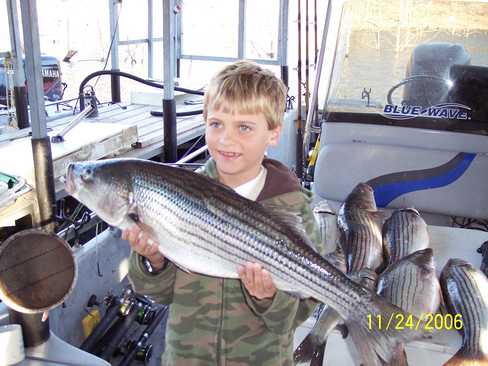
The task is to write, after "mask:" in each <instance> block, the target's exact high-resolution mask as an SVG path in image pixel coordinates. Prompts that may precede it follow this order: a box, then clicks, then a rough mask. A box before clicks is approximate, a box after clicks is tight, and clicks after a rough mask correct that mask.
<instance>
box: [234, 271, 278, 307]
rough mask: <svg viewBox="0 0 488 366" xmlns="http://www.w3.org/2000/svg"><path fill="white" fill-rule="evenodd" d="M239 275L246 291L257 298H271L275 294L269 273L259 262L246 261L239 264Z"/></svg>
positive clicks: (274, 287)
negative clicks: (241, 264)
mask: <svg viewBox="0 0 488 366" xmlns="http://www.w3.org/2000/svg"><path fill="white" fill-rule="evenodd" d="M239 277H240V278H241V281H242V283H243V284H244V287H245V288H246V289H247V291H248V292H249V293H250V294H251V295H252V296H254V297H255V298H257V299H259V300H262V299H270V298H273V297H274V295H275V294H276V291H277V290H276V286H275V285H274V282H273V280H272V279H271V275H270V274H269V272H268V271H266V270H265V269H263V268H262V267H261V265H260V264H257V263H249V262H248V263H246V264H245V265H244V266H241V267H240V268H239Z"/></svg>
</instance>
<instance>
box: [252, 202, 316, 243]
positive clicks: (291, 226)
mask: <svg viewBox="0 0 488 366" xmlns="http://www.w3.org/2000/svg"><path fill="white" fill-rule="evenodd" d="M260 204H261V206H263V207H264V209H265V210H266V211H267V212H268V214H269V215H270V216H271V218H272V219H273V220H275V221H276V222H278V223H281V224H283V225H285V226H286V229H288V230H289V231H290V232H291V233H292V234H293V235H294V236H297V237H299V238H300V239H301V240H302V242H304V243H305V244H307V245H308V246H309V247H310V248H312V249H313V250H315V245H314V244H313V242H312V241H311V240H310V238H309V237H308V234H307V232H306V231H305V227H304V222H303V219H302V217H301V216H300V215H299V214H298V213H297V212H296V211H290V210H287V209H286V208H285V207H283V206H281V205H277V204H275V203H270V202H260ZM296 244H298V243H296Z"/></svg>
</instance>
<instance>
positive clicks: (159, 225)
mask: <svg viewBox="0 0 488 366" xmlns="http://www.w3.org/2000/svg"><path fill="white" fill-rule="evenodd" d="M66 190H67V192H68V193H69V194H71V195H73V196H74V197H75V198H76V199H78V200H79V201H80V202H82V203H84V204H85V205H86V206H88V207H89V208H90V209H92V210H93V211H94V212H96V213H97V215H98V216H99V217H100V218H101V219H102V220H104V221H106V222H107V223H108V224H110V225H113V226H117V227H119V228H122V229H125V228H127V227H130V226H132V225H134V224H137V225H140V226H142V227H143V229H144V230H148V231H150V232H151V234H152V235H153V236H154V237H155V238H156V239H157V240H158V242H159V250H160V251H161V253H162V254H163V255H164V256H165V257H166V258H168V259H169V260H171V261H172V262H174V263H175V264H177V265H178V266H180V267H181V268H183V269H186V270H188V271H192V272H196V273H201V274H204V275H209V276H217V277H226V278H238V268H239V266H240V265H242V264H244V263H245V262H257V263H260V264H261V265H263V267H264V268H266V270H267V271H268V272H269V273H270V274H271V277H272V278H273V281H274V283H275V285H276V287H277V288H278V289H280V290H283V291H289V292H292V293H295V294H300V296H301V297H312V298H315V299H317V300H318V301H320V302H322V303H324V304H327V305H328V306H330V307H332V308H333V309H334V310H335V311H337V313H338V314H339V315H340V316H341V317H342V318H343V319H344V320H345V322H346V324H347V325H348V328H349V330H350V332H351V336H352V338H353V340H354V342H355V344H356V346H357V347H358V349H360V350H361V351H363V355H364V356H365V360H366V361H365V363H366V364H367V365H379V364H380V361H379V360H380V358H381V359H383V360H388V359H389V358H390V357H391V356H390V352H391V349H393V348H395V345H397V344H399V343H403V342H406V341H409V340H412V339H415V338H422V337H426V336H429V335H427V334H426V333H424V332H423V331H417V330H408V331H406V330H402V331H399V330H396V329H389V330H387V331H385V330H384V329H377V328H376V327H373V329H369V328H368V322H367V317H368V315H372V316H377V315H380V314H381V316H383V317H384V318H388V317H389V316H392V315H393V314H397V313H399V312H401V310H400V309H398V308H397V307H394V306H392V305H390V304H389V303H387V302H386V301H384V300H383V299H382V298H380V297H379V296H378V295H376V294H375V293H374V292H371V291H369V290H367V289H365V288H364V287H363V286H361V285H359V284H357V283H355V282H353V281H352V280H350V279H349V278H348V277H347V276H345V275H344V274H343V273H342V272H341V271H340V270H338V269H336V268H335V267H334V266H333V265H332V264H330V262H328V261H327V260H326V259H324V258H322V257H321V256H320V255H318V254H317V253H316V252H315V251H314V250H313V249H312V248H311V247H310V245H309V242H308V239H307V237H306V235H305V232H304V230H302V229H299V227H300V225H299V220H297V219H298V218H297V217H296V216H294V215H291V214H289V213H288V214H287V215H284V214H283V213H282V212H279V213H276V212H271V211H269V210H267V209H266V208H264V207H263V206H262V205H260V204H259V203H257V202H254V201H250V200H248V199H246V198H244V197H242V196H239V195H238V194H237V193H235V192H234V191H233V190H231V189H230V188H228V187H226V186H224V185H222V184H220V183H218V182H215V181H214V180H212V179H210V178H207V177H204V176H202V175H199V174H195V173H193V172H191V171H187V170H184V169H179V168H174V167H170V166H165V165H163V164H159V163H155V162H150V161H143V160H138V159H107V160H104V161H98V162H82V163H72V164H70V165H69V167H68V171H67V175H66ZM294 222H295V223H297V224H293V223H294Z"/></svg>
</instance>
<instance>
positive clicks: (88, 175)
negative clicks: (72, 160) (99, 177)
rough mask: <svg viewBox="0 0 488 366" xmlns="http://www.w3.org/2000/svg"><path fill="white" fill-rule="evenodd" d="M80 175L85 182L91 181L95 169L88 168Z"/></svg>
mask: <svg viewBox="0 0 488 366" xmlns="http://www.w3.org/2000/svg"><path fill="white" fill-rule="evenodd" d="M80 177H81V179H82V180H83V181H85V182H89V181H91V180H92V179H93V170H92V169H91V168H86V169H85V170H84V171H83V173H82V174H81V175H80Z"/></svg>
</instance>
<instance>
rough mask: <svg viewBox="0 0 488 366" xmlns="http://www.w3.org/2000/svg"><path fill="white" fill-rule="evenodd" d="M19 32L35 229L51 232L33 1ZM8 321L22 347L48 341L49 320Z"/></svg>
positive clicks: (13, 315)
mask: <svg viewBox="0 0 488 366" xmlns="http://www.w3.org/2000/svg"><path fill="white" fill-rule="evenodd" d="M20 10H21V14H22V28H23V31H24V49H25V71H26V77H27V86H28V88H29V103H30V112H31V121H32V152H33V160H34V170H35V176H36V193H37V201H38V204H39V218H38V222H36V223H35V225H36V226H41V227H43V229H44V230H46V231H48V232H54V208H55V198H54V197H55V195H54V175H53V162H52V156H51V144H50V141H49V137H48V136H47V131H46V130H47V129H46V116H45V114H44V92H43V89H42V78H41V52H40V45H39V29H38V23H37V8H36V0H23V1H21V2H20ZM10 319H11V320H13V321H14V322H18V323H20V324H21V325H22V332H23V336H24V344H25V346H26V347H32V346H36V345H39V344H42V343H44V342H45V341H47V339H48V338H49V320H46V321H44V322H43V321H42V320H41V319H42V314H21V313H17V312H15V311H11V312H10Z"/></svg>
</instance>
